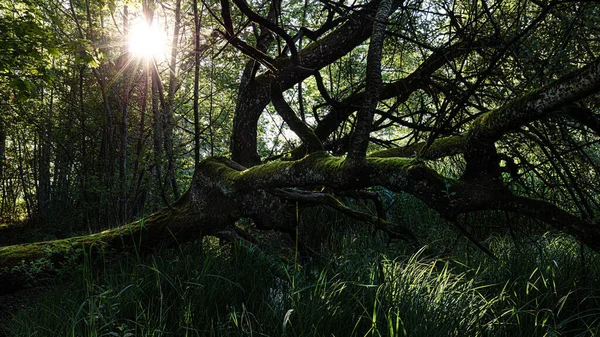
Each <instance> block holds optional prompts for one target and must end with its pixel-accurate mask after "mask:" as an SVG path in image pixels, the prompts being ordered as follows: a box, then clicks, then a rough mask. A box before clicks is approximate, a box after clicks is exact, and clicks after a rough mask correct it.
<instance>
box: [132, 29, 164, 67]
mask: <svg viewBox="0 0 600 337" xmlns="http://www.w3.org/2000/svg"><path fill="white" fill-rule="evenodd" d="M128 45H129V52H130V53H131V54H133V55H134V56H137V57H143V58H146V59H150V58H164V57H165V56H166V52H167V36H166V34H165V32H164V31H163V30H162V29H161V27H160V26H159V25H158V24H152V25H149V24H148V23H147V22H145V21H138V22H136V23H135V24H134V25H133V26H132V27H131V30H130V31H129V38H128Z"/></svg>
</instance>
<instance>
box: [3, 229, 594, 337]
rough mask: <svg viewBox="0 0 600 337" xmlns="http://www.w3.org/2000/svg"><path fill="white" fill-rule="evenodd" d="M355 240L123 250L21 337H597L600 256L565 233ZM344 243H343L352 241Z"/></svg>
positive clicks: (24, 318)
mask: <svg viewBox="0 0 600 337" xmlns="http://www.w3.org/2000/svg"><path fill="white" fill-rule="evenodd" d="M374 240H375V239H374V238H369V236H368V235H364V236H363V237H362V238H356V237H353V238H350V239H348V240H347V242H346V244H343V245H340V247H338V250H337V251H335V252H331V253H330V255H329V256H328V257H327V258H326V259H323V260H322V261H325V262H317V261H313V262H306V263H305V264H304V265H294V264H290V263H286V262H285V260H283V259H279V258H276V257H273V255H272V254H267V253H263V252H260V251H258V250H257V249H256V248H252V247H246V246H242V245H235V246H233V247H227V246H224V247H219V246H218V245H216V244H215V243H214V242H212V241H207V240H205V242H204V244H203V245H201V244H196V245H186V246H185V247H182V248H180V249H179V250H168V251H157V252H156V253H155V254H154V255H153V256H150V257H147V258H144V259H140V258H138V257H135V256H124V257H122V258H121V259H120V260H119V261H117V262H113V263H112V264H110V265H107V266H104V267H102V268H100V270H94V269H92V268H91V264H89V263H86V264H84V265H83V268H82V269H81V270H80V271H79V272H77V273H76V274H75V275H73V276H72V278H73V283H74V284H65V285H61V286H58V287H56V288H55V289H54V290H53V291H51V292H49V293H48V294H47V295H45V296H44V297H43V298H41V299H40V301H39V303H38V304H37V307H36V308H35V310H34V309H29V310H22V311H20V312H18V313H17V314H16V316H15V318H14V319H13V320H12V322H11V323H10V326H9V330H10V333H11V334H12V335H14V336H563V335H566V336H592V335H594V334H597V333H600V331H599V324H600V282H599V281H600V259H599V258H598V257H597V256H596V255H594V254H591V253H590V252H587V254H586V256H585V259H583V260H582V256H581V249H580V247H579V245H578V244H577V243H576V242H574V241H573V240H571V239H569V238H566V237H564V236H551V235H546V236H542V237H540V238H538V239H537V240H536V241H535V243H530V244H518V243H515V241H513V240H509V239H507V238H504V237H493V238H492V239H490V240H489V242H487V244H488V246H489V247H490V249H491V251H492V252H494V254H495V255H496V256H498V257H499V260H494V259H492V258H490V257H489V256H487V255H485V254H483V253H481V252H479V251H471V250H468V249H461V250H459V252H460V253H461V254H462V255H457V256H456V257H455V258H445V259H444V260H442V259H431V258H426V257H424V253H423V251H424V250H422V251H420V252H418V253H416V254H413V255H407V256H395V257H393V256H390V255H389V252H388V251H386V250H385V247H384V246H383V245H380V246H376V247H371V245H372V244H373V241H374ZM342 241H343V240H342Z"/></svg>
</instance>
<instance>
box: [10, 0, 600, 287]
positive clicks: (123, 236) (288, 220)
mask: <svg viewBox="0 0 600 337" xmlns="http://www.w3.org/2000/svg"><path fill="white" fill-rule="evenodd" d="M235 3H236V4H237V5H238V7H240V9H241V10H242V12H244V14H245V15H247V16H248V17H249V18H250V20H251V21H253V22H256V23H258V24H260V25H261V27H262V29H263V30H264V31H263V32H262V33H263V36H266V35H269V34H274V35H277V36H279V37H280V38H282V39H283V40H284V41H285V42H286V43H288V44H290V45H291V44H293V42H292V41H293V38H292V37H290V36H288V35H287V33H286V32H285V31H284V30H281V29H279V28H278V26H271V24H269V21H268V20H266V19H261V18H260V17H259V16H257V14H256V13H254V12H252V10H251V9H250V8H248V7H247V6H246V4H245V2H243V1H235ZM555 5H556V4H552V5H548V6H547V7H542V8H541V10H540V14H539V16H538V17H536V18H535V20H532V21H531V22H530V24H529V26H527V27H526V28H525V29H523V31H521V32H517V33H516V34H512V35H511V38H510V39H505V40H504V42H503V45H502V47H501V48H499V49H500V50H501V52H499V53H498V54H497V55H495V57H501V56H502V55H504V53H506V52H507V51H509V50H511V49H510V48H511V46H512V45H513V44H514V43H516V41H519V40H520V39H521V38H522V37H523V36H524V35H526V33H527V32H528V30H529V29H534V28H535V27H537V26H536V25H537V23H539V20H542V19H543V18H545V17H546V16H547V15H548V13H550V12H551V11H552V10H553V9H554V6H555ZM399 7H400V3H399V2H398V1H391V0H382V1H372V2H369V3H368V4H366V5H365V6H362V7H361V8H359V9H356V10H353V11H350V14H348V15H347V17H346V19H347V20H346V21H345V22H344V23H343V24H340V25H339V26H337V28H336V25H332V26H331V27H329V28H328V30H331V31H330V32H329V34H328V35H326V36H325V37H324V38H322V39H318V40H317V41H315V42H314V43H313V44H312V45H310V46H308V47H306V48H304V49H302V50H299V51H297V50H296V49H295V48H290V49H291V51H290V52H291V53H292V55H290V56H289V57H288V56H287V55H286V54H285V52H281V55H279V57H278V58H275V59H274V58H271V57H268V55H266V54H265V51H266V50H267V49H268V48H266V47H264V48H263V47H260V46H257V47H256V48H254V47H251V46H249V45H248V44H246V43H244V42H243V41H241V40H240V39H239V38H238V37H237V35H236V34H234V31H233V28H232V27H231V22H232V20H231V18H230V17H228V16H229V15H231V12H230V9H229V3H228V2H227V1H223V2H222V16H223V24H224V25H225V31H224V32H221V33H222V35H223V36H224V38H225V39H226V40H227V41H228V42H229V43H231V44H232V45H233V46H235V47H236V48H238V49H239V50H240V51H241V52H242V53H244V54H246V55H248V56H249V57H251V58H252V60H251V61H250V62H249V63H248V65H247V67H246V71H245V72H244V75H243V78H242V81H241V87H240V94H239V98H238V104H237V107H236V114H235V117H234V120H233V135H232V143H231V149H232V151H231V153H232V159H233V160H230V159H227V158H222V157H210V158H207V159H204V160H203V161H201V162H200V163H198V164H197V165H196V167H195V172H194V176H193V178H192V182H191V185H190V188H189V190H188V191H187V192H186V193H185V194H184V195H183V197H181V198H180V199H179V200H178V201H177V202H176V203H174V204H172V205H169V206H168V207H166V208H163V209H162V210H160V211H158V212H156V213H154V214H153V215H151V216H149V217H146V218H144V219H143V220H140V221H137V222H134V223H131V224H129V225H126V226H123V227H119V228H115V229H111V230H108V231H105V232H102V233H97V234H93V235H88V236H82V237H76V238H70V239H65V240H58V241H49V242H39V243H33V244H27V245H17V246H10V247H4V248H1V249H0V289H2V290H0V292H3V291H9V290H10V289H16V288H18V287H21V286H23V285H24V284H27V282H28V281H29V280H30V279H31V278H32V274H31V270H32V269H36V270H39V271H42V272H43V271H49V272H52V271H53V270H56V268H58V267H59V266H60V264H61V263H62V262H64V261H66V260H69V256H71V255H72V254H73V251H74V250H85V251H88V252H90V253H91V254H100V253H101V252H102V251H105V250H107V249H114V250H118V251H121V250H128V249H129V250H133V249H135V250H139V251H143V250H147V249H152V248H154V247H156V246H157V245H159V244H160V245H175V244H178V243H181V242H184V241H187V240H195V239H197V238H199V237H201V236H202V235H220V233H223V232H227V231H239V229H237V228H236V226H235V222H236V221H237V220H239V219H241V218H250V219H252V220H253V221H254V224H255V225H256V228H257V229H274V230H278V231H281V232H285V233H293V232H294V231H295V227H294V226H295V222H294V221H293V219H294V214H293V211H292V209H293V205H295V204H296V203H299V204H303V205H308V206H311V205H324V206H327V207H332V208H334V209H336V210H338V211H340V212H342V213H344V214H347V215H349V216H352V217H354V218H356V219H359V220H361V221H364V222H366V223H370V224H371V225H373V226H375V227H376V228H378V229H379V230H382V231H384V232H386V233H387V234H388V235H390V237H395V238H401V239H404V240H407V241H409V242H411V243H413V244H418V238H417V237H416V236H415V235H414V234H413V233H411V231H410V229H409V228H407V227H406V226H402V225H401V224H393V223H389V222H388V221H387V220H386V219H385V214H384V213H382V212H379V213H378V214H377V215H371V214H365V213H360V212H357V211H355V210H352V209H350V208H348V207H346V206H344V205H343V204H342V203H341V202H340V201H339V200H338V199H337V198H336V195H338V194H343V193H347V192H348V191H354V192H355V191H361V190H364V189H366V188H369V187H373V186H381V187H384V188H386V189H389V190H391V191H394V192H406V193H410V194H412V195H413V196H415V197H417V198H418V199H420V200H422V201H423V202H424V203H425V204H426V205H428V206H429V207H430V208H432V209H434V210H436V211H437V212H438V213H439V214H440V215H441V216H442V217H444V218H446V219H449V220H451V221H454V220H456V218H457V217H458V216H459V215H461V214H466V213H470V212H476V211H484V210H504V211H510V212H515V213H519V214H522V215H525V216H529V217H532V218H535V219H539V220H542V221H544V222H546V223H548V224H550V225H552V226H554V227H555V228H557V229H559V230H561V231H565V232H567V233H569V234H571V235H573V236H574V237H576V238H577V239H578V240H580V241H581V242H583V243H584V244H586V245H588V246H589V247H590V248H592V249H594V250H596V251H600V223H598V220H597V214H598V212H597V209H596V208H594V207H595V206H593V204H594V202H597V200H596V199H594V196H591V197H590V196H588V195H587V194H586V193H584V191H583V188H582V187H581V186H582V185H583V183H580V182H578V181H577V179H576V178H575V177H573V176H572V174H571V173H570V172H569V171H568V168H569V166H567V165H564V162H563V161H561V160H562V159H560V158H561V157H560V154H561V153H565V154H566V153H568V152H569V151H568V150H569V149H571V148H567V150H564V151H563V152H560V151H558V149H556V148H554V147H553V146H552V144H553V143H552V141H553V140H548V139H545V138H544V137H545V136H544V134H543V133H540V132H537V133H534V132H532V131H531V130H534V129H535V127H536V126H537V124H536V123H541V125H542V126H544V125H546V124H543V123H547V124H550V125H552V126H557V125H558V126H560V127H562V126H565V125H567V126H571V125H576V126H577V127H578V128H580V129H578V130H580V131H578V132H581V134H584V133H585V135H589V134H594V135H595V136H596V137H597V136H598V134H599V133H598V131H599V128H598V125H600V123H599V120H600V116H599V115H598V112H597V110H594V108H588V107H587V103H586V102H585V99H586V98H589V97H591V96H593V95H595V94H597V93H598V91H599V90H600V60H599V59H595V60H593V61H590V62H587V65H585V66H582V67H580V68H579V69H577V70H574V71H572V72H570V73H568V74H567V75H565V76H563V77H561V78H559V79H557V80H554V81H552V82H551V83H550V84H548V85H546V86H541V85H540V87H539V88H538V89H536V90H533V91H531V92H529V93H525V94H523V95H522V96H521V97H519V98H516V99H514V100H510V101H508V102H504V104H502V105H500V106H499V107H495V108H490V109H487V108H484V107H479V106H478V112H477V113H471V111H470V110H469V111H467V112H468V113H464V116H463V117H464V118H462V119H461V121H460V122H456V123H454V122H453V120H454V119H453V118H457V119H458V117H457V114H458V111H459V110H460V109H464V110H468V109H466V108H465V106H466V105H467V104H466V103H467V101H466V100H467V99H468V98H469V97H471V96H475V94H474V93H475V91H476V90H477V89H478V87H479V86H481V87H483V84H482V83H483V82H484V79H485V78H486V77H487V76H489V75H490V74H491V73H492V71H493V70H497V69H496V68H497V67H495V65H496V63H497V62H498V61H497V60H496V61H493V60H494V59H493V60H492V61H490V67H489V69H488V70H487V71H486V72H483V73H482V74H480V75H481V78H482V79H477V83H476V84H475V85H472V86H471V87H470V88H469V90H465V91H464V92H460V91H459V93H458V94H456V93H454V92H453V91H452V90H453V89H448V88H446V87H444V85H443V84H444V83H442V82H443V81H442V80H440V81H439V83H433V82H435V81H434V79H432V77H433V74H434V73H435V72H436V71H437V70H439V69H440V68H441V67H443V66H445V65H448V63H449V62H451V61H452V59H454V58H458V57H462V56H464V55H466V54H468V53H470V52H472V51H478V50H480V49H481V48H483V47H484V46H486V45H488V44H490V43H491V42H490V41H497V39H492V38H489V36H486V38H481V39H478V40H476V41H471V40H468V41H467V40H465V41H462V40H461V41H462V42H460V43H454V42H453V43H449V44H448V45H447V46H445V47H444V48H440V49H438V50H436V51H434V52H433V53H431V54H430V55H429V56H428V57H426V58H425V60H424V61H423V62H422V63H421V66H419V67H417V69H416V70H415V71H414V72H413V73H411V74H409V75H407V76H406V77H405V78H404V79H402V80H398V81H394V82H391V83H383V78H382V74H381V73H382V70H381V68H382V66H381V61H382V50H383V48H384V47H383V46H384V43H383V42H384V37H386V36H388V35H386V34H388V32H386V23H387V20H388V17H389V15H390V13H393V12H394V10H395V9H397V8H399ZM265 20H266V21H265ZM328 22H329V21H328ZM532 27H533V28H532ZM498 29H499V28H498ZM465 31H466V28H465V29H463V30H461V31H460V32H459V33H456V35H457V36H459V37H460V38H461V39H463V38H464V39H468V38H470V37H469V36H468V34H465ZM269 32H270V33H269ZM369 37H371V40H370V43H369V50H368V56H367V65H366V76H365V86H364V90H360V91H358V92H354V93H353V94H351V95H349V96H348V97H346V98H345V99H344V100H342V101H335V100H333V99H332V98H331V97H329V95H328V93H327V92H325V90H324V86H323V83H322V79H321V78H320V74H319V69H320V68H322V67H324V66H326V65H328V64H331V63H332V62H333V61H334V60H337V59H340V58H341V57H343V56H344V55H345V54H346V53H348V52H350V51H351V50H353V49H354V48H355V47H356V46H358V45H360V44H361V43H362V42H364V41H365V40H366V39H367V38H369ZM271 43H272V41H271ZM467 46H469V47H470V48H467ZM471 47H472V48H471ZM288 48H289V47H288ZM498 55H500V56H498ZM259 64H260V65H263V67H264V68H265V69H266V70H265V72H264V73H262V74H260V75H257V67H259ZM310 76H314V77H315V80H316V81H317V82H318V83H317V85H318V86H319V90H320V91H322V96H323V98H324V99H325V100H326V104H328V105H329V106H331V107H332V109H331V111H330V113H329V114H328V115H326V116H325V117H324V118H322V119H321V120H320V121H321V122H320V124H319V125H318V126H316V127H313V126H311V125H309V124H308V123H307V122H306V121H305V120H302V119H301V118H299V117H298V116H297V115H296V113H295V112H294V110H293V109H292V108H291V107H290V106H289V105H288V103H287V102H286V100H285V99H284V96H283V92H284V91H285V90H286V89H288V88H290V87H292V86H293V85H295V84H297V83H300V82H302V81H303V80H304V79H306V78H308V77H310ZM432 83H433V84H432ZM461 83H462V84H463V85H464V86H468V85H470V83H471V82H469V81H466V80H465V81H463V82H461ZM419 90H427V91H429V92H428V94H429V95H431V96H434V95H440V96H443V95H446V96H448V97H451V100H453V101H455V102H454V103H453V104H456V106H457V107H459V108H456V111H450V112H448V111H444V113H441V112H440V114H439V115H437V116H435V118H434V119H435V125H433V126H432V125H430V124H431V123H430V124H427V123H416V122H414V121H411V122H407V121H405V120H404V119H403V118H402V117H398V116H395V115H394V114H393V112H394V111H393V110H394V109H390V111H388V112H381V111H379V110H378V107H379V103H380V102H382V101H385V100H387V99H390V98H396V99H397V101H396V103H397V104H402V103H403V102H406V100H407V99H408V98H409V97H410V96H411V95H414V94H415V93H416V92H417V91H419ZM465 97H466V98H465ZM269 102H273V106H274V108H275V110H276V111H277V112H278V114H279V115H280V116H281V117H282V119H283V120H284V121H285V122H286V124H287V125H288V126H289V128H290V129H291V130H292V131H293V132H295V133H296V134H297V135H298V137H299V138H300V140H301V141H302V145H300V146H299V147H298V148H296V149H295V150H294V151H292V153H293V154H294V155H293V157H294V158H296V157H299V159H296V160H289V161H285V160H278V161H271V162H267V163H263V164H259V163H260V156H259V155H258V153H257V134H256V132H257V131H256V130H257V123H258V118H259V117H260V115H261V113H262V112H263V111H264V109H265V107H266V106H267V104H268V103H269ZM469 108H470V109H472V108H473V106H469ZM596 109H597V108H596ZM354 113H355V114H356V115H355V116H356V117H355V118H352V116H353V114H354ZM376 115H380V116H382V117H381V118H382V119H379V120H375V119H374V118H375V117H374V116H376ZM349 120H351V122H352V128H351V132H348V134H347V135H346V136H347V140H346V141H345V142H344V143H343V144H341V145H340V148H343V149H344V151H341V152H342V153H345V154H346V156H333V155H331V153H330V152H327V151H325V150H324V149H326V146H325V143H326V141H327V139H328V137H329V136H330V134H331V133H332V132H333V131H334V130H336V129H338V128H339V127H340V125H341V124H342V123H343V122H344V121H349ZM385 120H391V121H393V122H394V123H397V124H398V125H401V126H406V127H409V128H411V129H413V130H416V131H415V132H417V131H418V132H427V133H428V136H427V137H420V138H419V137H416V136H415V139H421V140H423V138H425V140H423V141H419V142H416V141H415V142H412V143H409V144H408V145H405V146H391V145H390V144H388V143H385V144H386V145H390V146H389V148H388V149H384V150H380V151H376V152H372V153H371V154H370V155H367V148H368V144H369V142H375V140H377V139H374V138H373V134H374V132H375V131H377V130H376V128H377V125H380V123H383V121H385ZM557 120H558V121H559V122H556V121H557ZM349 123H350V122H349ZM378 123H379V124H378ZM446 124H448V125H449V126H447V125H446ZM454 124H456V125H454ZM530 129H531V130H530ZM418 132H417V133H418ZM511 137H528V139H529V141H530V142H531V143H534V144H537V145H536V146H539V147H542V148H543V150H544V151H546V152H544V154H546V153H549V155H547V157H548V161H550V162H551V164H552V168H553V171H552V172H551V173H550V174H549V176H551V178H553V179H554V176H553V175H557V176H558V177H559V178H560V179H559V181H560V182H562V184H560V185H559V184H556V185H558V186H559V188H564V189H565V190H566V193H565V194H566V195H568V196H569V198H570V199H569V203H564V204H563V203H560V202H556V201H554V200H550V199H546V200H544V198H542V197H543V196H541V197H539V198H538V197H536V195H533V194H527V193H524V192H527V191H523V190H519V189H517V188H511V186H509V184H508V182H509V180H510V179H517V178H518V176H519V175H523V174H525V172H527V171H528V170H534V169H535V165H541V164H539V163H529V161H528V158H527V156H525V155H523V153H521V151H520V150H519V149H518V148H517V147H516V146H514V147H508V149H507V150H505V149H503V148H502V147H503V146H505V147H507V146H506V143H508V142H509V141H510V139H511ZM581 138H583V137H581ZM518 139H521V138H518ZM338 145H339V144H338ZM576 145H577V146H580V145H581V144H576ZM336 152H340V151H336ZM542 152H543V151H542ZM453 156H462V157H461V158H462V159H463V160H464V165H465V167H464V170H463V171H462V174H461V175H460V178H457V177H450V176H444V175H442V174H440V173H439V172H437V171H435V170H434V169H432V167H433V166H432V165H430V162H431V161H433V160H438V159H441V158H447V157H453ZM586 160H587V159H586ZM517 161H518V163H517ZM502 162H504V164H502ZM586 163H587V164H589V167H590V168H589V171H590V172H591V173H590V176H592V177H596V178H597V177H598V176H599V172H600V170H598V164H597V163H596V161H595V159H593V158H591V159H589V160H588V161H587V162H586ZM587 164H586V165H587ZM561 165H563V166H562V167H561ZM586 169H587V166H586ZM504 171H508V172H509V173H510V176H508V177H507V176H506V175H505V174H504ZM539 180H540V181H542V182H543V183H545V184H547V185H552V184H551V183H552V180H551V179H549V178H548V179H547V177H544V176H543V175H540V177H539ZM565 182H566V183H565ZM595 183H596V185H597V180H596V181H595ZM563 185H566V186H563ZM323 191H325V192H323ZM588 194H589V193H588ZM590 205H592V206H590ZM324 225H325V226H326V224H324ZM240 234H241V235H242V236H245V234H243V233H240ZM33 277H35V276H33Z"/></svg>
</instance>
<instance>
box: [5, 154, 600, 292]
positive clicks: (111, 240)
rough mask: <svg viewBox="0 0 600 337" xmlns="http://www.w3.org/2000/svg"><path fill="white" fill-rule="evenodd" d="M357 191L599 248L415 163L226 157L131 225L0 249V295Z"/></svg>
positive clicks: (284, 218) (562, 217)
mask: <svg viewBox="0 0 600 337" xmlns="http://www.w3.org/2000/svg"><path fill="white" fill-rule="evenodd" d="M315 186H326V187H328V188H329V189H331V190H337V191H344V190H356V189H361V188H365V187H369V186H383V187H386V188H388V189H390V190H392V191H396V192H400V191H405V192H408V193H410V194H412V195H414V196H416V197H418V198H419V199H421V200H423V201H424V202H425V203H426V204H427V205H428V206H429V207H431V208H432V209H434V210H436V211H438V212H439V213H440V214H441V215H442V216H444V217H446V218H448V219H454V218H456V216H457V215H459V214H462V213H467V212H472V211H479V210H508V211H512V212H518V213H521V214H524V215H528V216H531V217H535V218H538V219H541V220H543V221H546V222H547V223H549V224H551V225H553V226H555V227H557V228H559V229H561V230H564V231H566V232H568V233H570V234H572V235H574V236H575V237H577V238H578V239H579V240H581V241H582V242H584V243H586V244H588V245H589V246H590V247H591V248H593V249H595V250H600V228H599V227H598V226H597V224H592V223H589V222H586V221H584V220H582V219H580V218H578V217H577V216H574V215H572V214H569V213H568V212H565V211H563V210H561V209H560V208H558V207H556V206H554V205H552V204H550V203H547V202H544V201H539V200H533V199H528V198H523V197H519V196H515V195H513V194H512V193H511V192H509V191H508V190H507V189H505V188H504V187H503V186H502V185H499V184H488V183H487V182H486V181H479V180H474V181H459V180H452V179H448V178H446V177H443V176H441V175H439V174H438V173H437V172H435V171H433V170H432V169H430V168H428V167H427V166H426V165H425V164H424V163H423V162H422V161H415V160H412V159H407V158H377V157H375V158H373V157H368V158H367V160H366V165H365V167H364V169H363V170H361V171H360V172H359V173H356V172H353V171H349V170H348V169H347V166H346V165H345V159H344V158H340V157H332V156H329V155H328V154H326V153H325V152H315V153H313V154H310V155H308V156H306V157H305V158H303V159H301V160H297V161H289V162H272V163H268V164H265V165H260V166H255V167H252V168H250V169H244V167H242V166H240V165H239V164H236V163H235V162H232V161H231V160H228V159H225V158H208V159H206V160H204V161H202V162H201V163H200V164H199V165H198V166H197V167H196V172H195V174H194V177H193V179H192V184H191V186H190V189H189V190H188V192H187V193H186V194H185V195H184V196H183V197H182V198H181V199H180V200H179V201H178V202H177V203H175V204H174V205H172V206H171V207H170V208H165V209H162V210H160V211H158V212H157V213H155V214H153V215H151V216H149V217H147V218H145V219H143V220H140V221H137V222H134V223H131V224H128V225H125V226H122V227H119V228H115V229H111V230H107V231H104V232H101V233H97V234H92V235H88V236H81V237H75V238H70V239H65V240H57V241H48V242H39V243H33V244H26V245H17V246H9V247H4V248H0V293H2V292H7V291H10V290H11V289H15V288H18V287H20V286H23V285H25V284H27V283H28V281H29V280H30V279H31V271H32V270H34V269H35V270H36V271H41V272H46V271H49V272H52V271H55V270H56V269H58V268H60V265H61V263H62V262H63V261H66V260H69V258H70V257H72V256H73V254H74V252H76V251H78V250H85V251H87V252H89V253H91V254H92V255H98V254H100V253H101V252H102V251H106V250H118V251H121V250H134V249H135V250H138V251H143V250H147V249H152V248H154V247H156V246H158V245H175V244H177V243H180V242H184V241H186V240H192V239H196V238H198V237H199V236H200V235H213V234H217V233H218V232H221V231H227V230H230V229H231V228H233V225H234V222H235V220H237V219H239V218H241V217H247V218H251V219H253V220H254V221H255V223H256V225H257V227H258V228H269V229H279V230H282V231H289V230H290V229H291V228H292V226H293V223H294V222H293V221H291V220H292V218H293V216H292V214H291V213H290V212H289V209H288V208H287V205H286V203H285V200H283V199H282V198H283V197H282V196H281V195H282V194H278V193H276V192H277V191H281V190H280V189H282V188H288V187H295V188H302V187H304V188H306V189H307V190H309V189H310V188H314V187H315Z"/></svg>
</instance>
